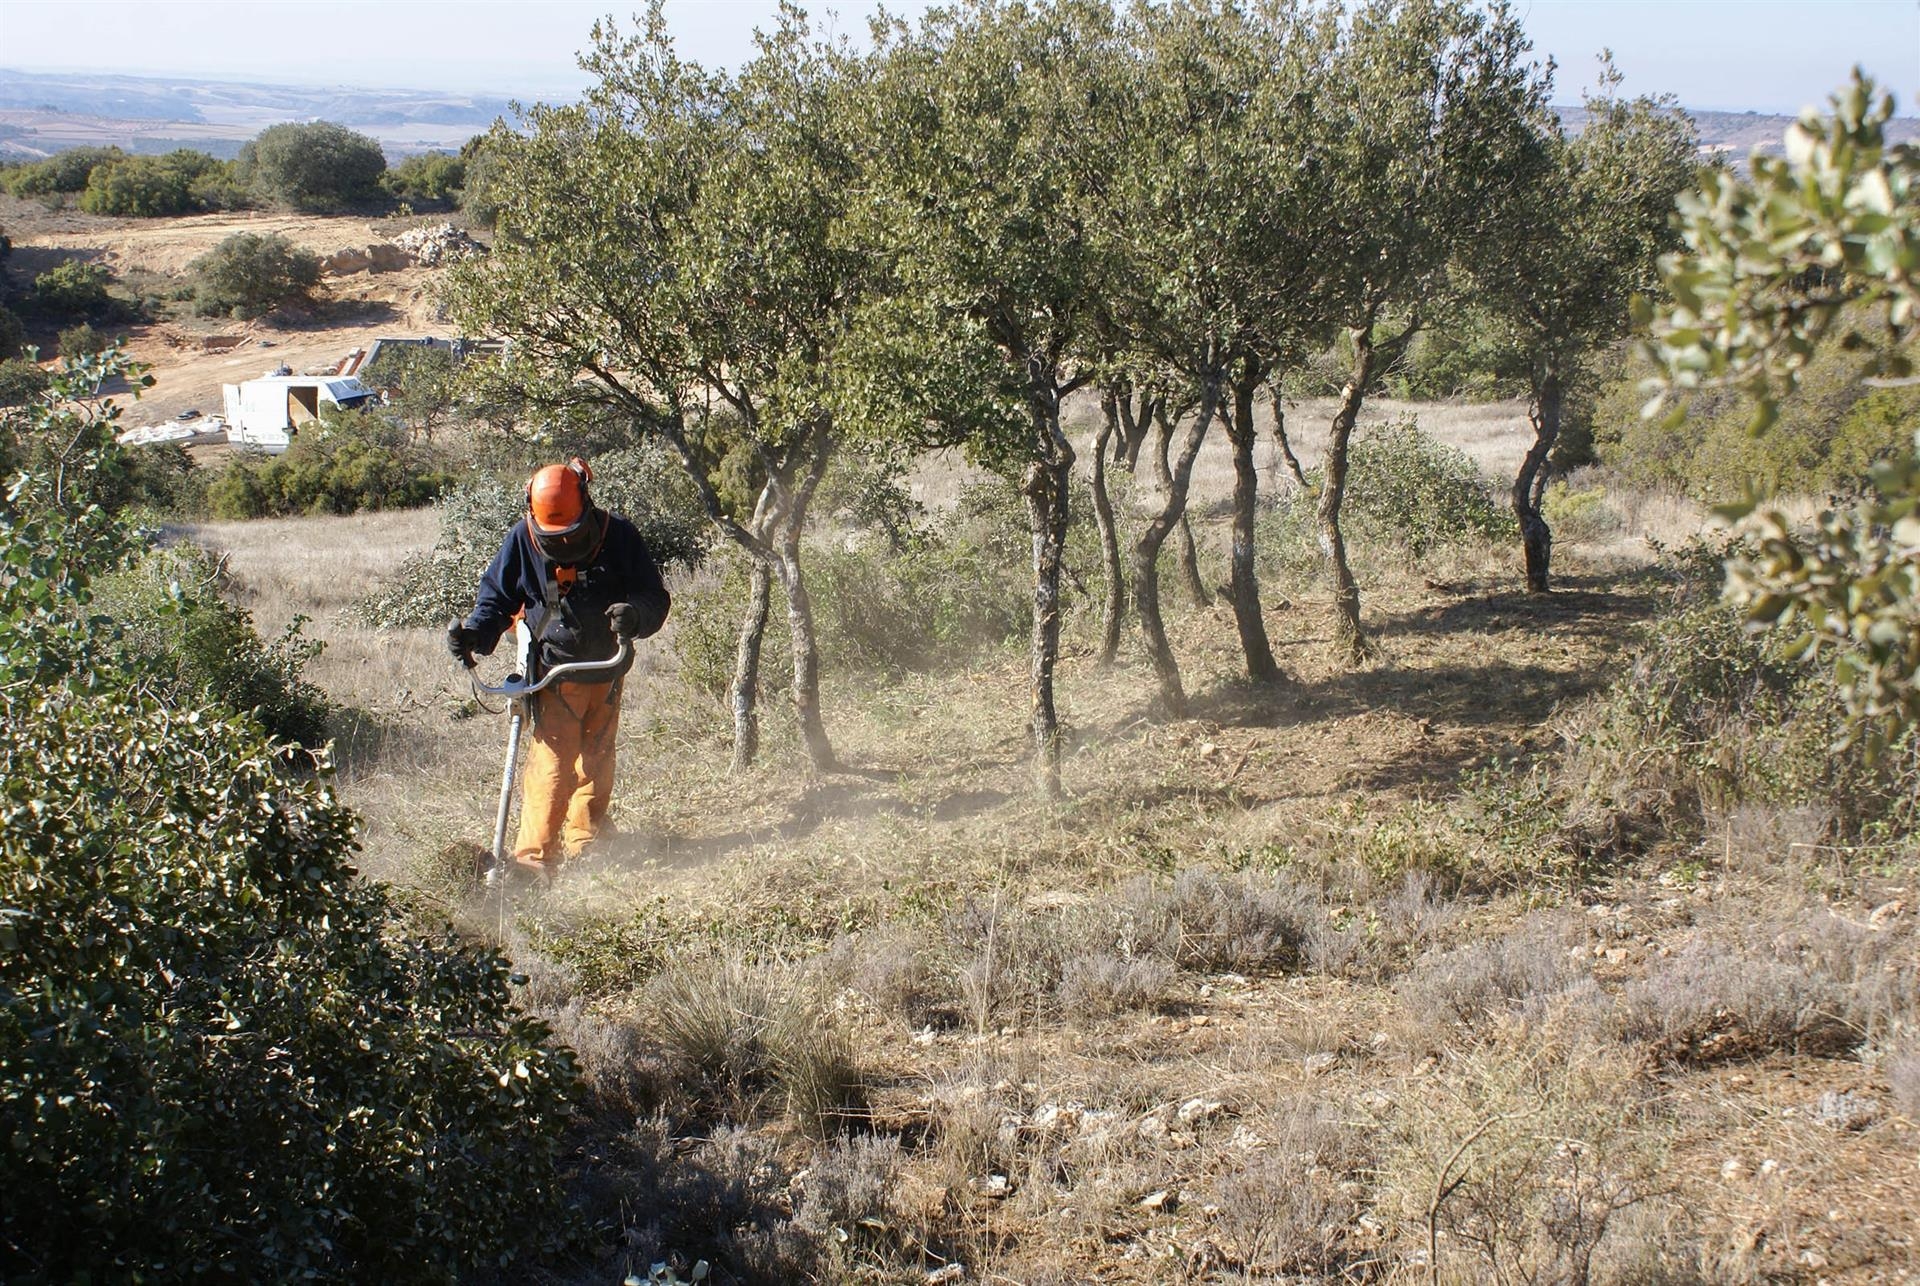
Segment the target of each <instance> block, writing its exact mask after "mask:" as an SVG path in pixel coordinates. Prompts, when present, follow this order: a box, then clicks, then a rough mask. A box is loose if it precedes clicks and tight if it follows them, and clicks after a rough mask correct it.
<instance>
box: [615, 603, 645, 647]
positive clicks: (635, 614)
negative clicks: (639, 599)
mask: <svg viewBox="0 0 1920 1286" xmlns="http://www.w3.org/2000/svg"><path fill="white" fill-rule="evenodd" d="M607 623H608V624H609V625H611V626H613V632H614V634H615V635H616V636H618V637H620V638H623V639H630V638H632V637H633V636H634V635H636V634H638V633H639V632H640V609H639V608H637V607H635V606H634V605H633V604H632V603H615V604H613V605H612V606H611V607H609V608H607Z"/></svg>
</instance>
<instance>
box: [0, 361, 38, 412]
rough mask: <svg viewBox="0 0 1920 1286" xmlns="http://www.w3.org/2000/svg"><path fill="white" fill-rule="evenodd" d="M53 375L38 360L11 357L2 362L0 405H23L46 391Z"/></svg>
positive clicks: (0, 364)
mask: <svg viewBox="0 0 1920 1286" xmlns="http://www.w3.org/2000/svg"><path fill="white" fill-rule="evenodd" d="M50 380H51V377H50V376H48V374H47V373H46V372H45V371H43V370H41V369H40V365H39V363H37V362H32V361H29V360H27V359H26V358H24V357H10V358H8V359H7V360H6V361H4V362H0V407H6V406H21V405H23V404H25V403H26V402H27V401H29V400H30V399H32V398H33V397H34V396H35V395H36V394H39V393H43V392H45V391H46V388H47V385H48V383H49V382H50Z"/></svg>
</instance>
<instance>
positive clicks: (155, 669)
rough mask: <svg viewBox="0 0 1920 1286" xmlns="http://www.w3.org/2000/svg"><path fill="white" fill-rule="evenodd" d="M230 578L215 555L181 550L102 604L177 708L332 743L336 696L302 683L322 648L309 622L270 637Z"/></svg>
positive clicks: (117, 585) (123, 581)
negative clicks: (331, 700) (217, 712)
mask: <svg viewBox="0 0 1920 1286" xmlns="http://www.w3.org/2000/svg"><path fill="white" fill-rule="evenodd" d="M220 582H221V572H220V568H219V566H218V564H216V563H215V562H214V560H213V559H212V558H211V557H209V556H208V555H207V554H206V553H205V552H204V551H202V550H200V549H197V548H195V547H194V546H192V545H180V546H175V547H173V548H171V549H159V550H154V551H153V552H152V553H150V554H148V555H147V556H146V557H144V558H143V559H141V560H140V562H139V563H138V564H136V565H135V566H134V567H132V568H130V569H128V570H127V571H126V572H123V573H120V574H118V575H116V576H111V577H106V578H103V579H102V580H101V581H100V583H99V584H98V586H97V587H96V593H95V599H94V602H95V606H96V607H97V608H98V609H99V610H100V611H101V612H102V613H104V614H105V615H107V616H109V617H111V618H113V620H114V621H115V622H116V623H117V625H118V627H119V629H120V632H121V638H122V639H123V640H124V642H125V644H126V646H127V648H128V650H129V651H130V653H131V654H133V655H137V656H140V657H143V658H145V659H146V663H147V665H148V666H149V667H150V674H151V675H153V676H154V677H155V678H156V679H157V681H158V685H159V690H160V691H162V692H163V693H164V694H165V696H166V699H167V700H168V701H169V702H170V703H171V704H172V705H174V706H175V707H177V708H180V709H223V710H231V711H233V712H235V713H238V714H246V715H251V716H252V717H253V718H255V719H257V720H258V721H259V722H260V725H261V726H262V727H263V728H265V729H266V731H267V732H268V733H269V734H270V735H272V736H274V737H277V738H279V739H281V740H283V741H292V742H297V743H299V744H300V745H303V746H314V747H318V746H321V745H324V744H325V743H326V740H327V722H328V720H327V715H328V708H327V700H326V697H325V695H324V694H323V693H322V692H321V691H320V690H319V689H318V688H316V687H314V686H313V685H312V684H311V683H309V682H307V681H306V680H305V679H304V678H302V677H301V671H302V670H303V669H305V667H306V664H307V662H308V661H310V660H312V659H313V657H314V656H316V655H318V653H319V651H320V647H321V645H320V644H319V643H317V642H313V641H311V640H308V639H305V638H303V637H301V633H300V627H301V625H302V624H303V623H304V621H305V618H304V617H296V618H295V619H294V620H293V621H292V622H290V623H289V624H288V625H287V627H286V628H285V630H284V631H282V633H281V634H280V635H279V636H278V637H276V638H274V639H271V640H262V639H261V638H260V636H259V635H258V634H256V633H255V632H254V626H253V617H252V616H251V614H249V613H248V612H247V611H246V610H245V609H243V608H240V607H236V606H234V605H233V604H232V603H229V602H228V601H226V599H224V598H222V597H221V594H220V590H221V583H220Z"/></svg>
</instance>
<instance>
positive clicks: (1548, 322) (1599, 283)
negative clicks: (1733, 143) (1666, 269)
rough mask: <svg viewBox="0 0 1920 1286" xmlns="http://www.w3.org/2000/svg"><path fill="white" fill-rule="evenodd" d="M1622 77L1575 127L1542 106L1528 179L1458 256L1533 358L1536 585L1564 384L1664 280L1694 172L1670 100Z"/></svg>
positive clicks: (1524, 495) (1530, 465) (1544, 561)
mask: <svg viewBox="0 0 1920 1286" xmlns="http://www.w3.org/2000/svg"><path fill="white" fill-rule="evenodd" d="M1617 80H1618V77H1617V76H1615V75H1613V74H1612V71H1611V68H1609V69H1608V74H1607V77H1606V79H1605V82H1604V83H1603V86H1602V96H1599V97H1591V96H1590V97H1589V98H1588V99H1587V100H1586V106H1587V123H1586V126H1585V128H1583V129H1582V130H1581V131H1580V132H1579V133H1578V134H1575V135H1572V136H1569V135H1567V133H1566V132H1565V131H1564V130H1563V129H1562V128H1561V126H1560V122H1559V119H1558V117H1557V116H1555V115H1554V114H1553V113H1550V112H1549V113H1544V114H1542V116H1541V117H1540V118H1539V119H1538V120H1537V123H1536V125H1535V129H1536V131H1537V140H1538V141H1537V149H1538V151H1537V154H1536V156H1535V157H1534V158H1532V160H1531V161H1530V164H1532V165H1533V166H1535V167H1537V169H1536V173H1535V175H1534V177H1533V179H1532V181H1531V182H1529V183H1528V184H1527V185H1526V187H1525V188H1524V189H1523V190H1522V191H1521V192H1519V193H1518V194H1516V197H1515V199H1512V200H1510V201H1508V202H1507V211H1508V214H1507V217H1506V218H1505V219H1504V220H1502V222H1501V225H1500V227H1499V230H1498V235H1495V236H1491V237H1488V238H1486V240H1485V241H1484V242H1483V243H1480V244H1478V245H1469V246H1468V247H1467V249H1466V251H1465V254H1464V255H1463V259H1464V261H1465V266H1466V275H1467V277H1468V280H1469V282H1470V289H1471V291H1472V294H1473V297H1474V301H1475V302H1476V303H1477V304H1478V305H1480V306H1481V307H1483V308H1486V309H1488V310H1490V311H1491V312H1492V313H1493V315H1494V316H1495V317H1496V318H1497V319H1498V320H1499V321H1500V322H1501V323H1503V324H1505V325H1506V326H1507V327H1509V328H1510V329H1511V330H1512V331H1513V332H1514V333H1515V335H1516V336H1517V338H1518V340H1519V342H1520V344H1521V346H1522V347H1523V348H1524V349H1525V350H1526V351H1527V352H1528V354H1529V356H1530V361H1529V367H1528V372H1527V376H1528V388H1529V392H1530V399H1529V407H1528V414H1529V418H1530V419H1531V420H1532V423H1533V430H1534V440H1533V444H1532V446H1531V447H1530V448H1529V449H1528V451H1527V454H1526V457H1525V459H1524V460H1523V461H1522V462H1521V465H1520V469H1519V473H1518V475H1517V476H1516V477H1515V478H1514V483H1513V493H1512V503H1513V513H1514V517H1515V518H1516V519H1517V520H1518V521H1519V524H1520V534H1521V539H1522V541H1523V542H1524V546H1525V554H1526V576H1527V588H1528V589H1530V590H1533V591H1534V592H1544V591H1545V590H1546V589H1547V583H1548V582H1547V577H1548V571H1549V567H1550V563H1551V558H1552V548H1553V536H1552V533H1551V531H1549V530H1548V527H1547V523H1546V519H1545V518H1544V517H1543V516H1542V515H1541V512H1540V502H1541V497H1542V495H1543V493H1544V492H1545V490H1546V484H1547V479H1548V470H1547V467H1546V466H1547V459H1548V453H1549V452H1551V451H1552V450H1553V446H1554V443H1555V441H1557V440H1558V438H1559V436H1560V420H1561V412H1562V409H1563V407H1564V405H1565V400H1566V394H1567V386H1568V384H1569V382H1570V381H1571V380H1572V379H1573V377H1574V374H1575V370H1576V367H1577V364H1578V362H1579V361H1580V359H1581V358H1582V357H1583V356H1584V355H1586V354H1587V353H1589V352H1591V351H1592V350H1594V349H1595V348H1597V347H1599V346H1601V345H1604V344H1607V343H1610V342H1613V341H1616V340H1618V339H1621V338H1623V337H1625V335H1626V333H1627V330H1628V326H1629V323H1630V314H1631V305H1632V302H1633V299H1634V297H1635V296H1636V295H1642V294H1646V293H1648V292H1650V291H1651V290H1652V289H1653V288H1654V286H1655V285H1656V284H1657V280H1658V265H1659V259H1660V255H1661V254H1662V253H1663V252H1665V251H1667V250H1669V249H1671V248H1672V247H1673V246H1674V245H1675V244H1676V243H1677V241H1678V234H1677V232H1675V230H1674V228H1673V203H1674V198H1675V196H1677V195H1678V194H1679V193H1680V191H1681V189H1682V188H1684V187H1685V186H1686V185H1687V183H1688V182H1689V180H1691V178H1692V176H1693V170H1694V162H1693V154H1694V132H1693V126H1692V123H1691V122H1690V121H1689V120H1688V119H1687V117H1686V116H1685V115H1684V114H1682V113H1681V112H1680V111H1679V109H1678V108H1677V107H1675V106H1674V104H1673V103H1672V102H1671V101H1669V100H1664V99H1650V98H1636V99H1631V100H1624V99H1620V98H1618V97H1615V96H1614V95H1613V93H1612V90H1613V88H1614V86H1615V84H1616V83H1617Z"/></svg>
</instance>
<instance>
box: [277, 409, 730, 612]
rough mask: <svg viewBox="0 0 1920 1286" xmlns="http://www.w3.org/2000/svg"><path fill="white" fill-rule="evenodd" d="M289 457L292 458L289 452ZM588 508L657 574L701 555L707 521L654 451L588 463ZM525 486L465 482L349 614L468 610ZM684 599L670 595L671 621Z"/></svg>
mask: <svg viewBox="0 0 1920 1286" xmlns="http://www.w3.org/2000/svg"><path fill="white" fill-rule="evenodd" d="M289 454H291V453H289ZM593 497H594V503H595V504H597V505H600V506H602V507H603V508H606V509H610V510H612V511H613V512H614V513H618V514H620V515H622V516H624V517H625V518H627V519H628V520H629V521H630V522H632V523H633V524H634V526H635V527H637V528H638V529H639V531H640V536H641V539H643V540H644V541H646V544H647V549H648V551H649V552H650V553H652V555H653V557H654V560H655V561H656V562H657V563H659V564H660V567H661V569H662V570H663V571H665V570H668V569H671V568H680V569H683V570H685V569H690V568H692V567H694V566H697V565H698V564H699V562H700V561H701V559H703V558H704V557H705V556H706V527H707V524H706V519H705V517H704V516H703V515H702V513H701V511H700V509H699V507H698V504H697V502H696V501H695V500H694V498H693V495H692V486H691V484H690V483H689V482H687V480H686V477H685V475H684V474H683V473H681V471H680V468H679V466H678V465H677V464H675V463H673V462H672V461H671V460H669V459H668V458H667V456H666V454H665V452H663V451H662V450H660V449H659V448H656V447H652V446H637V447H628V448H625V449H623V450H619V451H612V452H608V453H607V454H605V455H600V456H596V457H594V460H593ZM526 509H527V497H526V486H525V484H524V483H520V482H515V483H505V482H499V481H494V480H487V481H481V482H471V483H463V484H461V485H460V486H457V487H454V488H452V489H451V490H450V491H448V492H447V494H446V496H445V498H444V499H442V500H441V501H440V535H439V538H438V539H437V540H435V541H434V546H433V548H432V549H431V550H429V551H427V552H426V553H424V554H420V555H417V556H415V557H412V558H409V559H407V560H406V561H405V562H404V563H402V564H401V565H400V569H399V570H398V571H396V572H395V573H394V574H393V575H392V576H391V577H389V578H388V579H387V580H386V581H384V582H383V583H382V584H381V585H380V586H379V587H378V588H377V589H375V590H374V591H373V593H371V594H369V595H368V596H367V597H366V598H365V599H363V600H361V602H360V604H359V606H358V607H357V608H356V609H355V615H356V616H357V617H359V619H361V620H363V621H365V622H366V623H367V624H369V625H373V626H376V627H378V628H382V629H408V628H414V627H420V626H430V625H445V624H446V623H447V622H448V621H449V620H452V619H453V618H454V617H459V616H465V615H466V614H467V613H468V612H470V611H471V610H473V595H474V590H475V589H476V588H477V587H478V586H479V584H480V576H481V573H483V572H485V571H486V569H487V563H488V562H489V561H491V560H492V558H493V556H494V554H495V553H496V552H498V550H499V548H500V544H501V542H502V541H504V540H505V539H506V537H507V533H508V532H509V531H511V530H512V529H513V525H514V524H515V523H517V522H519V521H520V520H521V519H522V518H524V517H526ZM683 601H684V600H683V599H682V598H681V597H680V596H678V595H677V594H676V597H675V600H674V619H675V620H676V621H678V620H680V618H681V613H682V610H683V608H682V604H683Z"/></svg>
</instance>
